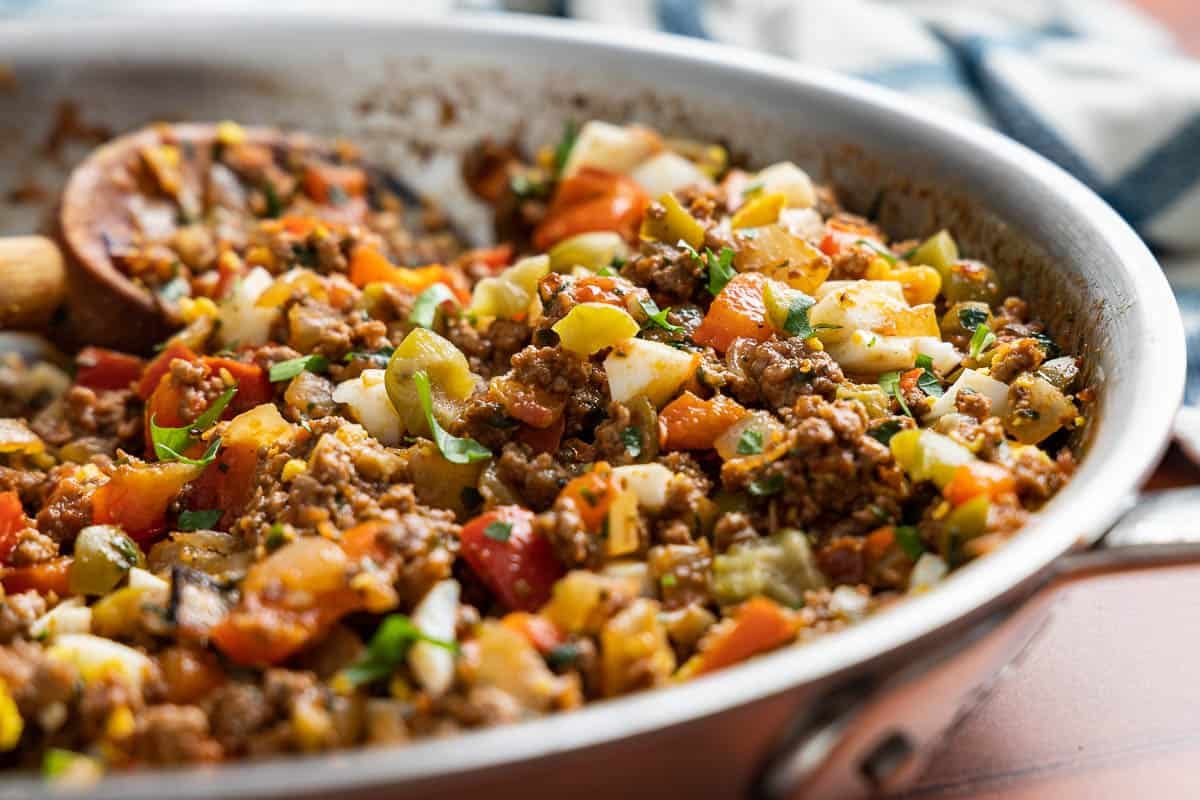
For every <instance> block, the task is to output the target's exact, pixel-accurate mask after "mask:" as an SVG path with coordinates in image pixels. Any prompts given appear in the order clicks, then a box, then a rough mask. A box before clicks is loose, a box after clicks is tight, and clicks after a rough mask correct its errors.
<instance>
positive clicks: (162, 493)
mask: <svg viewBox="0 0 1200 800" xmlns="http://www.w3.org/2000/svg"><path fill="white" fill-rule="evenodd" d="M200 470H201V468H200V467H195V466H192V465H191V464H184V463H181V462H177V461H169V462H166V463H161V464H123V465H121V466H119V467H117V468H116V470H114V471H113V474H112V477H110V478H109V479H108V483H105V484H102V485H101V486H100V487H99V488H97V489H96V492H95V494H94V495H92V520H93V521H95V522H96V523H98V524H102V525H119V526H121V528H123V529H124V531H125V533H127V534H129V536H130V538H132V539H133V540H134V541H136V542H139V543H141V542H147V541H150V540H151V539H153V538H154V537H156V536H157V535H159V534H160V533H162V532H163V531H164V530H166V527H167V507H168V506H169V505H170V504H171V501H172V500H174V499H175V498H176V496H177V495H178V494H179V492H180V490H182V489H183V487H184V485H185V484H187V483H188V481H191V480H194V479H195V478H196V477H198V476H199V475H200Z"/></svg>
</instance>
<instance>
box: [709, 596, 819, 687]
mask: <svg viewBox="0 0 1200 800" xmlns="http://www.w3.org/2000/svg"><path fill="white" fill-rule="evenodd" d="M797 627H798V626H797V622H796V619H795V616H794V615H792V614H791V613H790V612H789V611H788V610H787V609H785V608H783V606H781V605H779V604H778V603H776V602H775V601H774V600H768V599H767V598H765V597H754V598H752V599H750V600H747V601H746V602H745V603H743V604H742V605H741V607H740V608H739V609H738V611H737V615H736V616H735V617H734V618H733V622H732V624H730V625H728V627H724V626H723V627H722V628H721V629H719V630H718V631H717V632H716V633H715V634H714V635H713V636H712V637H711V639H710V640H709V642H708V646H707V647H706V648H705V649H704V650H703V651H702V652H701V653H700V666H699V668H698V669H697V674H704V673H706V672H715V671H716V670H719V669H724V668H725V667H728V666H730V665H732V664H736V663H738V662H740V661H745V660H746V659H747V658H750V657H751V656H756V655H758V654H759V653H765V652H767V651H769V650H774V649H775V648H777V647H781V646H782V645H785V644H787V643H788V642H790V641H791V640H792V639H793V638H794V637H795V635H796V629H797Z"/></svg>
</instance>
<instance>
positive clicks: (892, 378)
mask: <svg viewBox="0 0 1200 800" xmlns="http://www.w3.org/2000/svg"><path fill="white" fill-rule="evenodd" d="M879 388H881V389H883V391H884V393H885V394H888V395H891V396H892V397H894V398H896V402H897V403H899V404H900V408H902V409H904V413H905V414H907V415H908V416H910V417H911V416H912V415H913V413H912V412H911V411H909V410H908V404H907V403H905V402H904V393H903V392H901V391H900V373H899V372H894V371H893V372H885V373H883V374H882V375H880V376H879Z"/></svg>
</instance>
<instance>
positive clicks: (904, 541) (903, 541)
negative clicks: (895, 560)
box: [896, 525, 925, 561]
mask: <svg viewBox="0 0 1200 800" xmlns="http://www.w3.org/2000/svg"><path fill="white" fill-rule="evenodd" d="M896 544H898V545H900V549H901V550H903V551H904V553H905V555H907V556H908V557H909V558H911V559H912V560H913V561H916V560H917V559H918V558H920V557H921V555H922V554H923V553H924V552H925V545H924V543H922V542H921V534H919V533H918V532H917V529H916V528H914V527H913V526H912V525H897V526H896Z"/></svg>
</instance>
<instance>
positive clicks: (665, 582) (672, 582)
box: [658, 574, 679, 589]
mask: <svg viewBox="0 0 1200 800" xmlns="http://www.w3.org/2000/svg"><path fill="white" fill-rule="evenodd" d="M658 582H659V584H661V585H662V587H663V588H664V589H670V588H671V587H673V586H676V585H678V584H679V579H678V578H676V577H675V576H674V575H671V574H667V575H663V576H662V577H661V578H659V579H658Z"/></svg>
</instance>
